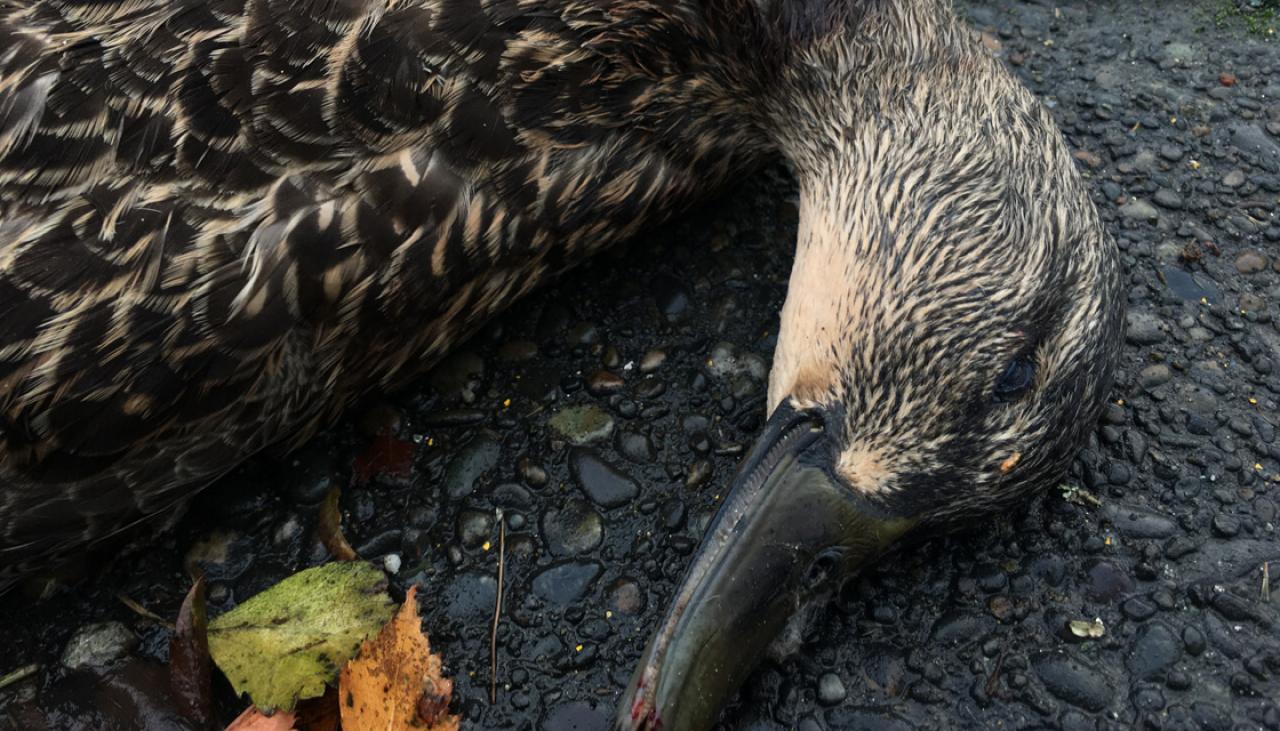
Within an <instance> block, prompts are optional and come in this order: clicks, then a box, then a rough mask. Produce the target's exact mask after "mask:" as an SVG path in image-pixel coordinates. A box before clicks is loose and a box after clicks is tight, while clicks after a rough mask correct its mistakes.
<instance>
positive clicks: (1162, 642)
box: [1125, 622, 1182, 680]
mask: <svg viewBox="0 0 1280 731" xmlns="http://www.w3.org/2000/svg"><path fill="white" fill-rule="evenodd" d="M1180 645H1181V643H1180V642H1179V641H1178V637H1177V635H1175V634H1174V633H1173V631H1172V630H1170V629H1169V628H1168V627H1166V626H1165V625H1163V624H1160V623H1158V622H1157V623H1153V624H1148V625H1146V627H1144V628H1143V630H1142V632H1141V633H1139V634H1138V637H1137V639H1135V640H1134V642H1133V645H1132V646H1131V647H1130V649H1129V655H1128V657H1126V658H1125V667H1127V668H1128V669H1129V672H1130V673H1131V674H1132V675H1134V676H1136V677H1137V678H1140V679H1143V680H1148V679H1151V678H1153V677H1155V676H1156V675H1158V674H1159V673H1161V672H1163V671H1164V670H1165V669H1167V668H1168V667H1169V666H1171V665H1173V664H1174V663H1175V662H1177V661H1178V658H1179V657H1181V655H1182V648H1181V646H1180Z"/></svg>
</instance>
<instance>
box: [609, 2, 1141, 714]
mask: <svg viewBox="0 0 1280 731" xmlns="http://www.w3.org/2000/svg"><path fill="white" fill-rule="evenodd" d="M779 2H780V3H781V5H782V6H784V7H782V8H777V7H775V11H776V12H775V13H774V15H773V16H772V17H774V18H775V19H779V18H780V19H782V21H783V23H782V25H783V30H781V31H779V32H780V33H782V34H783V35H784V36H785V37H786V38H788V39H789V40H788V42H789V43H791V44H792V46H791V48H790V53H788V54H785V56H786V61H785V62H784V69H783V70H782V71H781V72H780V77H779V80H778V83H777V84H776V85H775V87H774V88H775V89H776V91H775V92H773V94H772V95H771V96H770V98H769V100H768V101H767V103H766V104H765V105H764V106H765V107H766V109H767V112H766V114H767V115H768V122H767V123H768V127H769V129H771V130H774V131H775V132H774V136H775V139H776V144H777V147H778V148H779V150H780V151H781V152H782V153H783V154H784V155H785V156H786V157H787V158H788V159H789V160H790V162H791V163H792V165H793V167H794V170H795V174H796V177H797V180H798V182H799V187H800V223H799V237H798V243H797V250H796V259H795V263H794V267H793V270H792V274H791V280H790V284H789V291H788V295H787V300H786V304H785V305H784V307H783V309H782V314H781V325H780V330H779V334H778V342H777V349H776V352H775V354H774V363H773V371H772V373H771V375H770V384H769V408H770V416H769V419H768V422H767V424H766V426H765V428H764V433H763V434H761V435H760V437H759V440H758V441H757V443H756V444H755V446H754V448H753V449H752V450H751V451H750V453H749V455H748V456H747V458H746V459H745V460H744V461H743V462H742V464H741V467H740V469H739V471H738V473H737V475H736V477H735V478H734V480H733V484H732V487H731V489H730V491H729V493H728V496H727V497H726V499H725V501H724V503H723V504H722V506H721V508H720V510H719V512H718V514H717V516H716V517H715V519H714V520H713V522H712V523H711V525H710V527H709V529H708V532H707V534H706V536H705V538H704V540H703V543H702V545H701V547H700V549H699V551H698V553H697V554H696V555H695V558H694V560H693V563H692V565H691V566H690V568H689V570H688V574H687V575H686V577H685V578H684V580H683V583H682V585H681V586H680V588H679V589H678V591H677V592H676V594H675V596H674V597H673V599H672V600H671V603H670V605H669V607H668V609H667V611H666V614H665V616H664V617H663V619H662V621H661V623H660V624H659V626H658V629H657V631H656V632H655V634H654V635H653V637H652V639H651V640H650V642H649V645H648V647H647V649H646V650H645V653H644V655H643V657H642V659H641V662H640V665H639V667H638V668H637V670H636V672H635V675H634V678H633V680H632V683H631V687H630V688H629V689H628V691H627V692H626V694H625V695H624V696H623V698H622V702H621V705H620V708H619V717H618V723H617V725H618V728H621V729H628V730H633V731H634V730H637V729H659V728H661V729H675V730H677V731H699V730H700V729H705V728H709V727H710V726H711V725H712V723H713V722H714V720H715V718H716V716H717V714H718V712H719V709H720V707H721V705H722V704H723V702H724V701H725V700H726V699H727V698H728V697H729V696H730V695H731V694H732V693H733V692H734V691H735V690H736V688H737V687H738V686H739V685H740V684H741V682H742V681H743V680H744V679H745V678H746V676H747V675H748V674H749V673H750V671H751V670H752V668H753V667H754V666H755V664H756V662H757V661H758V660H759V659H760V657H761V656H762V655H763V654H764V653H765V651H766V650H767V649H768V647H769V646H770V644H771V643H773V642H774V641H775V639H776V638H777V637H778V636H779V634H780V632H781V631H782V630H783V628H784V627H785V626H786V624H787V622H788V619H789V618H790V617H792V616H793V615H794V614H795V613H796V612H797V610H798V609H799V608H800V607H802V606H803V605H805V604H806V602H809V601H811V600H812V599H813V597H815V596H818V595H820V594H821V593H822V592H823V590H824V588H825V587H831V586H834V585H835V584H836V583H838V582H839V581H840V580H842V579H844V578H846V577H848V576H850V575H851V574H853V573H855V572H856V571H857V570H858V569H860V568H861V567H864V566H866V565H867V564H868V562H870V561H872V560H874V559H875V558H876V557H877V556H879V555H881V554H883V553H884V552H885V551H887V550H890V549H891V548H892V547H893V546H895V545H896V544H900V543H901V542H902V541H903V539H904V538H906V537H908V536H916V537H919V536H924V535H929V534H932V533H936V532H939V531H943V530H947V529H950V528H953V527H957V526H963V525H964V524H965V523H966V521H972V520H973V519H975V518H979V517H981V516H985V515H990V514H991V513H992V512H993V511H996V510H998V509H1000V508H1001V507H1003V506H1008V505H1010V504H1011V503H1012V502H1014V501H1016V500H1018V499H1019V498H1021V497H1024V496H1026V495H1027V494H1028V493H1029V492H1031V491H1032V490H1034V489H1036V488H1037V487H1044V486H1046V485H1049V484H1052V482H1053V480H1054V479H1056V478H1057V477H1058V476H1059V475H1060V474H1061V472H1062V471H1063V470H1064V469H1065V467H1066V466H1067V464H1068V463H1069V461H1070V459H1071V457H1072V455H1073V454H1074V452H1075V450H1076V449H1077V448H1078V446H1079V443H1080V441H1081V439H1082V438H1083V436H1084V435H1085V433H1086V432H1087V431H1088V430H1089V429H1090V428H1091V427H1092V425H1093V423H1094V422H1095V420H1096V417H1097V413H1098V411H1099V409H1100V408H1101V405H1102V403H1103V401H1104V399H1105V397H1106V394H1107V391H1108V389H1109V385H1110V376H1111V372H1112V369H1113V364H1114V361H1115V358H1116V353H1117V351H1118V348H1119V342H1120V338H1121V330H1122V326H1121V322H1122V303H1121V297H1120V290H1119V287H1120V281H1119V265H1118V261H1117V256H1116V253H1115V251H1114V246H1113V243H1112V242H1111V241H1110V240H1109V238H1108V237H1107V235H1106V234H1105V233H1104V231H1103V228H1102V226H1101V224H1100V221H1099V218H1098V215H1097V212H1096V210H1095V209H1094V207H1093V205H1092V204H1091V202H1090V200H1089V197H1088V194H1087V192H1086V189H1085V187H1084V185H1083V182H1082V180H1081V179H1080V176H1079V174H1078V172H1077V171H1076V169H1075V166H1074V163H1073V160H1072V158H1071V156H1070V154H1069V153H1068V151H1067V149H1066V146H1065V144H1064V143H1063V140H1062V138H1061V136H1060V134H1059V132H1058V130H1057V129H1056V127H1055V125H1054V122H1053V120H1052V118H1051V116H1050V114H1049V113H1048V111H1047V110H1046V109H1045V108H1044V107H1043V106H1042V105H1041V104H1040V103H1039V102H1038V101H1037V100H1036V99H1034V98H1033V97H1032V95H1031V94H1030V93H1028V92H1027V91H1026V90H1025V89H1024V88H1023V87H1022V86H1021V85H1019V84H1018V82H1017V81H1016V80H1015V79H1014V78H1013V77H1012V76H1011V75H1010V74H1009V73H1008V72H1007V70H1006V69H1004V68H1003V67H1002V65H1001V64H1000V62H999V61H998V60H996V59H994V58H992V57H991V56H990V55H989V54H988V53H986V52H985V51H984V49H983V48H982V47H981V46H980V45H979V44H978V43H977V42H976V41H975V40H974V39H973V37H972V35H971V31H970V30H969V29H968V28H967V27H965V26H964V25H963V24H962V23H961V22H960V21H958V20H957V19H956V18H955V16H954V15H953V14H952V12H951V11H950V9H949V8H947V7H945V6H944V5H943V4H940V3H937V2H933V1H932V0H903V1H902V2H892V3H891V2H844V1H842V0H812V1H810V2H799V3H790V2H786V0H779ZM760 3H761V5H762V6H763V7H772V6H775V5H777V3H771V2H769V0H760ZM787 7H790V10H787ZM823 8H825V10H826V11H825V12H824V10H823Z"/></svg>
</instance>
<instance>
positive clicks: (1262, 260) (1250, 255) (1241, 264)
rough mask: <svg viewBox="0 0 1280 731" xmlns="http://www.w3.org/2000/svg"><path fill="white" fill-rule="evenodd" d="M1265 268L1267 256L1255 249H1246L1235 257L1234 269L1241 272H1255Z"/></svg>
mask: <svg viewBox="0 0 1280 731" xmlns="http://www.w3.org/2000/svg"><path fill="white" fill-rule="evenodd" d="M1266 268H1267V257H1265V256H1263V255H1262V254H1260V253H1259V252H1257V251H1246V252H1244V253H1243V254H1241V255H1240V256H1237V257H1236V271H1238V272H1240V273H1241V274H1257V273H1258V272H1261V271H1263V270H1265V269H1266Z"/></svg>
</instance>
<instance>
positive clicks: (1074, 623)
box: [1067, 618, 1107, 639]
mask: <svg viewBox="0 0 1280 731" xmlns="http://www.w3.org/2000/svg"><path fill="white" fill-rule="evenodd" d="M1067 627H1068V628H1070V629H1071V634H1073V635H1075V636H1076V637H1087V638H1092V639H1097V638H1099V637H1101V636H1103V635H1105V634H1106V633H1107V627H1106V625H1104V624H1103V623H1102V619H1100V618H1095V619H1094V620H1093V621H1092V622H1090V621H1089V620H1087V619H1073V620H1071V621H1070V622H1068V623H1067Z"/></svg>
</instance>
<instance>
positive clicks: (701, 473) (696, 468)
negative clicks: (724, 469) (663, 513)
mask: <svg viewBox="0 0 1280 731" xmlns="http://www.w3.org/2000/svg"><path fill="white" fill-rule="evenodd" d="M714 471H715V466H714V465H712V464H711V460H707V459H700V460H697V461H695V462H694V463H693V464H692V465H690V466H689V473H688V475H686V476H685V479H684V486H685V487H689V488H694V487H700V486H702V485H704V484H706V482H707V481H708V480H710V479H711V474H712V472H714Z"/></svg>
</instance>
